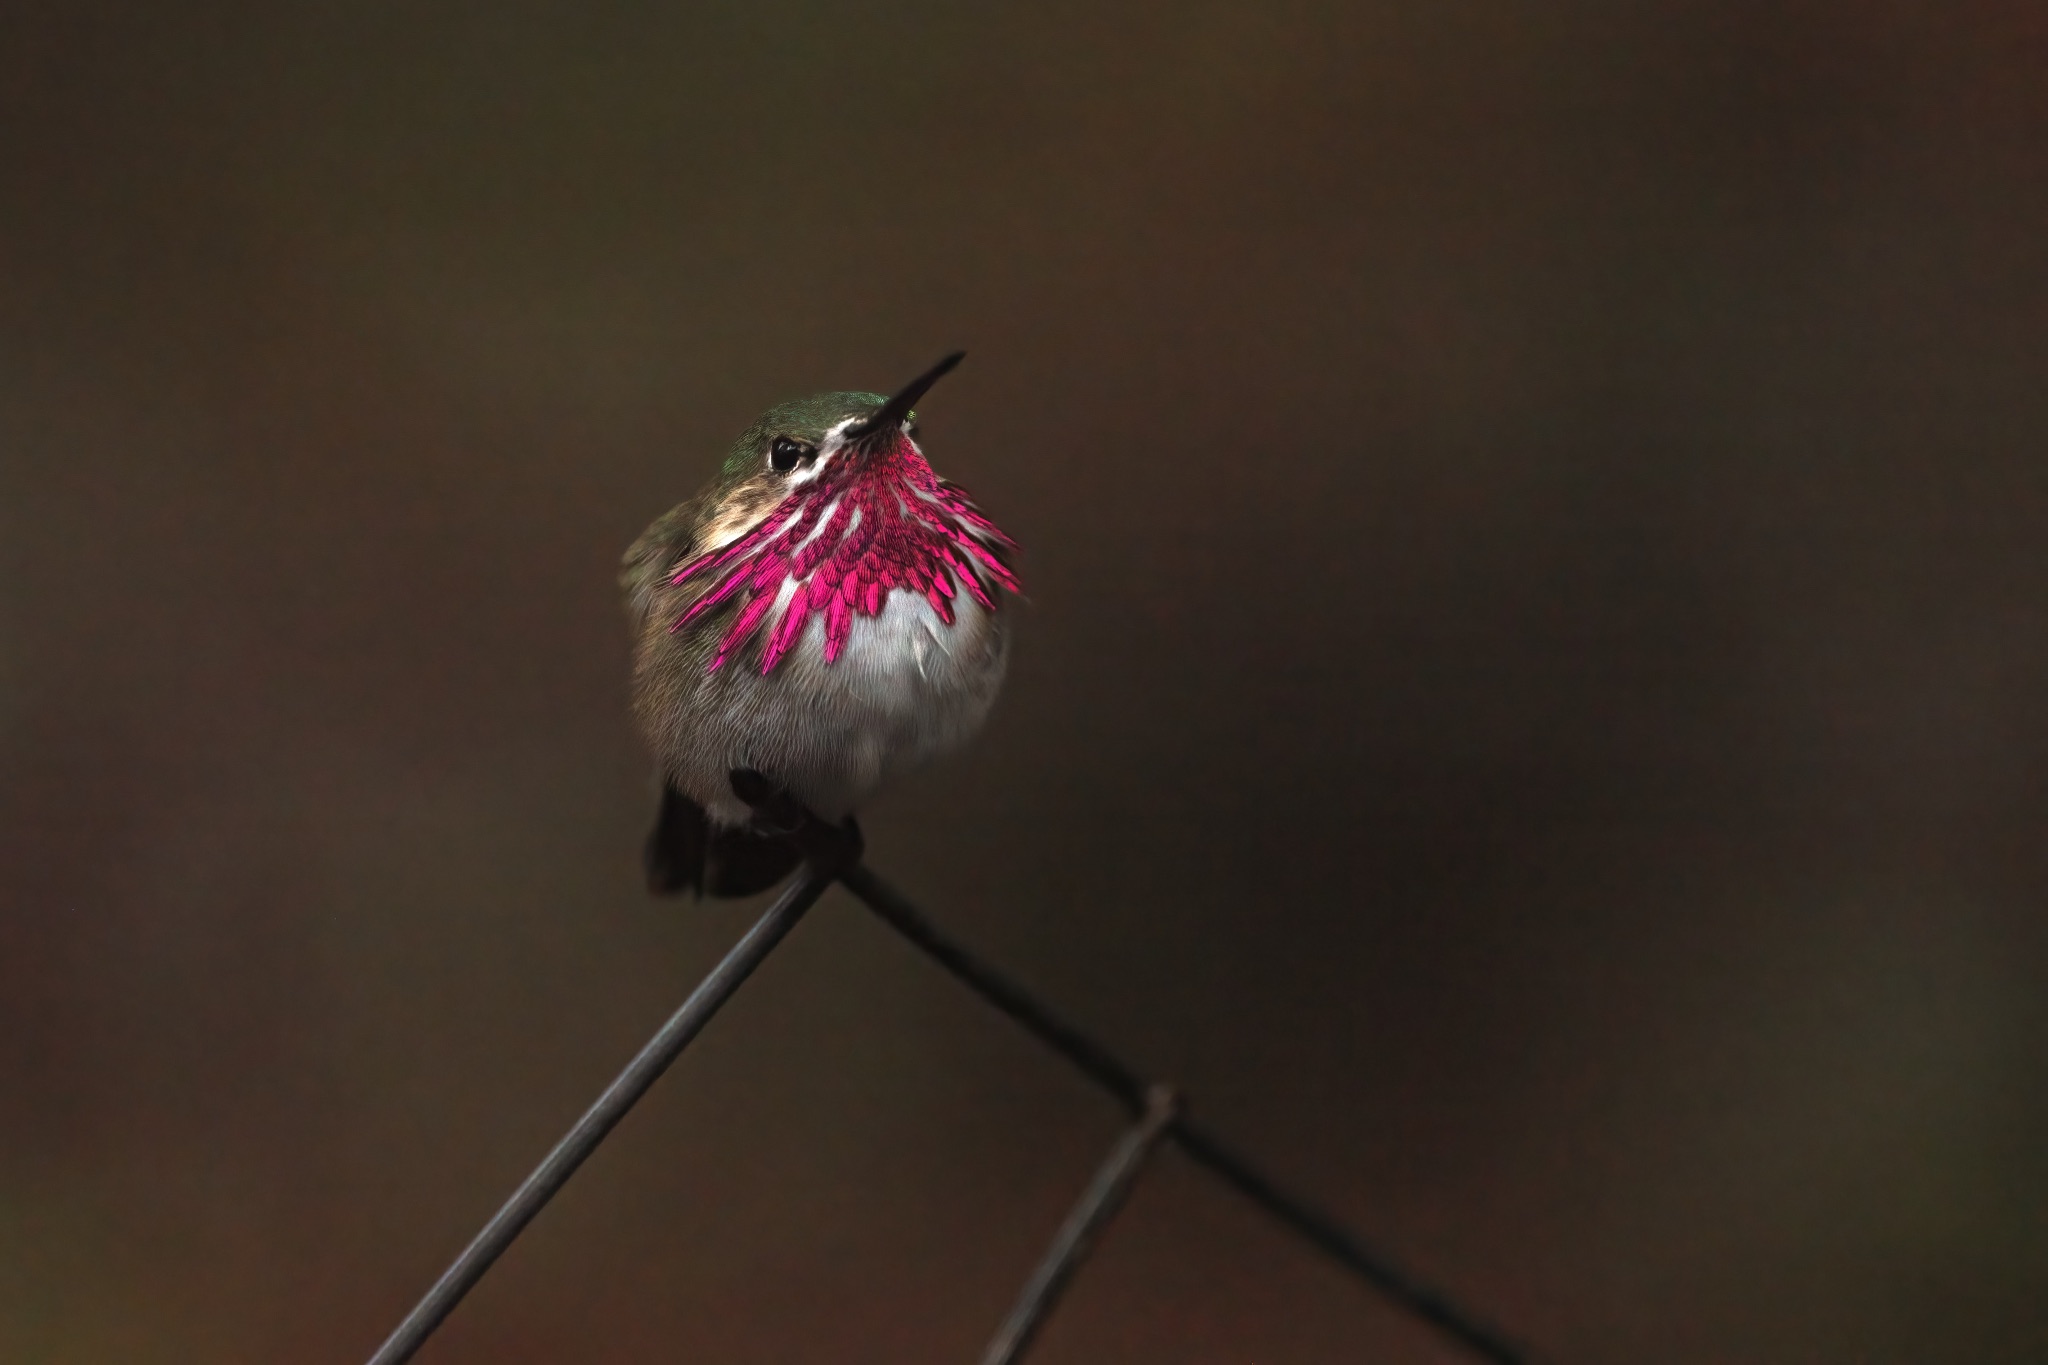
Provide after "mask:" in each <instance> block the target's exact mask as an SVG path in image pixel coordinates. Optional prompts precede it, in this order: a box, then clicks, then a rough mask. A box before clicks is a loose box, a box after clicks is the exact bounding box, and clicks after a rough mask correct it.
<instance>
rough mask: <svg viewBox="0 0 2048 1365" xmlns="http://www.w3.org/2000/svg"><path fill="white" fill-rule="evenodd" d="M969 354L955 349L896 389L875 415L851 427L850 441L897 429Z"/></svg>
mask: <svg viewBox="0 0 2048 1365" xmlns="http://www.w3.org/2000/svg"><path fill="white" fill-rule="evenodd" d="M966 358H967V352H965V351H955V352H953V354H951V355H949V356H947V357H946V358H945V359H944V360H941V361H940V362H939V363H938V364H936V365H934V366H932V367H931V368H930V369H929V370H926V371H925V372H924V373H923V374H921V375H919V376H918V377H917V378H915V379H913V380H911V381H910V382H909V383H908V384H905V385H904V386H903V387H902V388H900V389H898V390H897V391H896V396H895V397H894V398H891V399H890V400H889V401H888V402H886V403H884V404H882V406H880V407H879V408H876V409H875V412H874V415H873V416H872V417H870V418H868V419H867V420H866V421H865V422H857V423H855V424H854V425H853V426H850V427H848V428H847V429H846V436H845V439H846V440H847V441H849V442H854V441H864V440H866V439H867V438H868V437H870V436H873V435H875V434H876V433H878V432H884V431H894V430H896V428H898V427H900V426H902V425H903V419H904V418H906V417H908V416H910V410H911V408H912V407H914V406H916V404H917V400H918V399H920V398H922V397H924V395H925V390H927V389H929V388H930V387H931V386H932V385H934V384H936V383H938V382H939V381H940V380H941V379H944V378H945V377H946V376H947V375H948V374H951V373H952V371H953V367H954V366H955V365H958V364H959V363H960V362H961V361H963V360H965V359H966Z"/></svg>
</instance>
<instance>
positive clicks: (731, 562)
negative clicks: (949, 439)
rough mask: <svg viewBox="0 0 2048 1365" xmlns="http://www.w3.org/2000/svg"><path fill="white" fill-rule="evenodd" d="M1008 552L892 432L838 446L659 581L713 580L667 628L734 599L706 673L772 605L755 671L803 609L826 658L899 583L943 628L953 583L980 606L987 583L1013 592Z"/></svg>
mask: <svg viewBox="0 0 2048 1365" xmlns="http://www.w3.org/2000/svg"><path fill="white" fill-rule="evenodd" d="M1014 548H1016V542H1014V541H1012V540H1011V539H1010V538H1009V537H1008V536H1006V535H1004V534H1003V533H1002V532H1001V531H1000V530H998V529H997V528H996V524H995V523H994V522H992V521H990V520H989V519H988V518H987V517H985V516H983V515H982V514H981V513H980V511H978V510H977V509H976V508H975V506H974V504H973V503H971V502H969V501H968V500H967V496H966V494H965V493H964V492H962V491H961V490H960V489H959V488H956V487H955V486H953V485H952V484H949V483H947V482H946V481H945V480H943V479H941V478H939V477H938V475H936V474H934V473H933V472H932V467H931V466H930V465H929V464H927V463H925V459H924V456H922V455H921V454H919V453H918V450H917V447H916V446H914V445H912V444H911V443H910V440H909V439H908V438H907V437H905V436H902V435H898V436H897V437H896V438H895V440H894V443H893V444H892V445H890V446H888V447H887V448H884V449H880V450H869V451H866V452H860V453H856V452H854V451H852V450H842V451H840V452H839V453H837V454H836V455H834V456H833V457H832V458H831V459H830V460H829V461H828V462H827V463H826V465H825V467H824V468H823V469H822V470H820V471H819V473H818V475H817V477H815V478H813V479H811V480H810V481H809V482H808V483H806V484H804V485H803V486H801V487H800V488H797V489H796V490H795V491H793V492H791V493H790V495H789V496H788V497H786V498H784V499H783V500H782V501H781V502H780V503H778V504H777V505H776V507H775V510H774V511H772V512H770V513H769V514H768V515H767V517H766V518H764V519H763V520H762V521H761V523H760V524H759V525H758V526H756V527H754V528H753V529H752V530H751V531H749V532H747V533H746V534H745V535H743V536H741V537H740V538H739V539H738V540H736V541H734V542H732V543H731V544H730V545H726V546H724V547H722V548H720V549H716V550H711V551H707V552H706V553H704V554H700V555H697V556H694V557H693V558H691V559H690V560H688V561H686V562H685V563H684V564H683V565H682V566H681V567H679V568H678V569H677V570H676V571H675V573H674V575H673V576H672V577H671V578H670V579H669V582H670V583H671V584H682V583H685V582H688V581H689V580H690V579H692V578H696V577H698V576H700V575H703V576H708V577H715V579H716V581H715V582H713V583H712V585H711V586H710V587H709V588H708V589H707V590H706V591H705V593H704V595H703V596H701V597H699V598H698V599H697V600H696V601H695V602H693V603H691V604H690V607H689V609H688V610H687V611H685V612H684V613H683V614H682V615H681V616H680V617H678V618H677V619H676V622H675V624H674V625H673V626H671V627H669V629H670V630H671V631H678V630H681V629H683V627H685V626H687V625H689V624H690V623H691V622H693V621H696V620H698V619H700V618H702V617H704V616H706V615H709V614H710V613H711V612H714V611H716V610H717V609H718V608H719V607H721V606H723V605H724V604H726V603H727V602H732V601H735V600H737V601H738V602H739V603H740V604H741V606H740V609H739V613H738V614H737V615H736V616H734V617H733V619H732V622H731V624H730V625H728V626H727V627H726V629H725V634H724V635H723V636H722V637H721V638H720V640H719V642H718V649H717V651H716V652H715V653H714V654H713V655H712V657H711V667H712V668H714V669H716V668H720V667H722V666H723V665H724V664H725V661H726V660H727V659H728V658H730V657H732V656H733V654H734V653H736V652H737V651H738V650H739V648H740V646H742V645H744V644H745V643H746V642H747V640H748V639H749V638H751V637H752V636H753V635H754V634H756V633H757V632H758V631H760V630H761V629H762V628H763V627H764V625H766V624H767V622H768V621H769V618H770V617H771V616H774V615H775V612H776V609H777V608H778V606H779V607H780V608H781V615H780V616H779V617H777V618H776V619H775V621H774V624H773V626H772V627H771V628H770V633H769V636H768V643H767V645H766V647H765V648H764V649H763V650H762V651H761V672H763V673H764V674H765V673H768V672H771V671H773V670H774V668H775V665H776V664H777V663H778V662H780V661H781V659H782V657H783V655H785V654H787V653H788V652H789V651H790V650H791V649H792V648H794V647H795V645H796V643H797V641H798V640H800V639H801V638H803V632H804V626H805V625H806V624H807V623H808V622H809V621H810V619H811V617H812V616H814V615H821V614H822V615H823V616H824V618H825V662H827V663H831V662H832V661H834V660H835V659H837V658H838V657H839V654H840V652H841V651H842V650H844V649H845V648H846V641H847V638H848V637H849V636H850V635H851V634H852V633H853V623H854V620H855V618H856V617H861V616H880V615H881V614H882V610H883V608H884V606H885V604H886V603H887V602H888V600H889V594H890V593H891V592H893V591H895V590H897V589H899V588H900V589H905V590H907V591H910V592H914V593H918V594H921V595H922V596H923V597H924V599H925V600H926V601H927V602H929V603H931V607H932V610H933V611H934V612H935V613H937V615H938V617H939V619H940V620H941V621H943V622H945V623H946V624H947V625H949V626H950V625H951V624H952V623H953V602H952V599H953V596H954V594H955V593H956V592H958V591H962V590H964V591H965V592H966V593H967V595H968V596H969V597H971V598H972V599H973V600H974V601H975V602H976V603H978V604H979V605H980V606H981V607H982V608H983V609H984V610H992V609H993V608H994V607H995V598H994V595H993V590H994V589H1007V590H1008V591H1010V592H1016V591H1017V579H1016V577H1015V575H1013V574H1012V573H1011V572H1010V570H1009V567H1008V566H1007V565H1006V564H1004V563H1003V554H1004V552H1005V551H1007V550H1011V549H1014Z"/></svg>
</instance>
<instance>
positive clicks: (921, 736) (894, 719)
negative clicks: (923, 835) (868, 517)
mask: <svg viewBox="0 0 2048 1365" xmlns="http://www.w3.org/2000/svg"><path fill="white" fill-rule="evenodd" d="M952 607H953V623H952V624H951V625H947V624H946V623H945V622H944V621H943V620H941V619H940V618H939V615H938V613H937V612H935V611H933V610H932V607H931V604H930V602H928V601H926V600H925V598H924V597H923V596H922V595H921V594H918V593H914V592H910V591H908V590H906V589H900V588H899V589H897V590H895V591H892V592H891V593H890V594H889V596H888V598H887V599H886V600H885V601H884V603H883V605H882V610H881V613H880V614H879V615H877V616H872V617H869V616H859V617H856V618H854V621H853V624H852V630H851V633H850V634H849V636H848V637H847V641H846V646H845V648H844V649H843V650H841V651H840V654H839V657H838V658H837V659H836V660H834V661H833V662H831V663H827V662H825V620H824V617H823V615H822V614H819V615H814V616H812V618H811V619H810V621H809V622H808V623H807V624H806V625H805V627H804V633H803V636H802V638H801V639H800V640H799V641H798V643H797V645H796V647H795V648H794V649H793V650H791V651H790V653H789V654H788V656H786V657H785V658H784V659H783V660H782V661H781V662H780V663H779V664H778V665H777V666H776V668H775V671H774V672H773V673H771V674H769V675H768V676H766V677H763V676H761V675H760V673H759V672H758V671H757V669H758V664H757V663H755V662H752V661H750V660H749V659H747V658H744V657H742V658H736V659H733V660H730V661H728V662H727V663H726V665H725V666H724V667H722V668H719V669H717V670H715V671H708V672H705V673H704V674H702V675H701V678H700V680H699V683H698V686H697V689H696V694H695V695H694V696H693V697H690V698H689V699H688V700H687V701H685V702H684V705H683V707H682V708H681V709H682V710H683V712H684V713H685V714H683V715H679V716H677V717H676V718H675V719H676V720H677V721H678V722H680V723H679V724H676V725H675V726H674V727H673V728H672V729H671V730H670V737H671V743H670V744H669V745H666V746H663V747H665V748H666V749H667V753H666V754H665V758H666V759H667V767H668V769H669V775H670V778H671V779H672V780H673V781H675V783H676V785H677V786H678V787H679V788H680V789H681V790H682V791H683V792H684V793H685V794H686V795H688V796H690V797H691V798H693V799H694V800H696V801H697V803H698V804H700V805H702V806H703V807H704V808H705V810H707V811H708V812H710V815H711V818H712V819H713V820H714V821H715V822H717V823H720V824H739V823H742V822H744V821H745V820H746V819H747V817H748V815H749V811H748V809H747V807H746V806H744V805H743V804H741V803H740V801H739V800H738V799H737V798H736V797H735V796H734V795H733V794H732V786H731V782H730V778H729V774H730V773H731V771H732V770H733V769H734V768H755V769H758V770H760V771H761V772H763V773H766V774H767V775H768V776H770V777H772V778H774V779H775V780H777V781H778V782H780V783H782V784H783V785H784V786H786V787H788V788H789V789H790V790H791V791H792V792H794V793H795V794H796V795H797V796H798V797H799V798H801V799H802V800H803V801H804V803H805V804H807V805H809V806H810V807H811V808H812V809H813V810H815V811H817V812H818V814H820V815H821V816H824V817H825V818H826V819H829V820H837V819H839V818H841V817H843V816H845V815H846V814H848V813H849V812H851V811H852V810H853V808H854V807H855V805H857V804H858V803H859V802H860V801H861V800H862V799H863V798H864V797H866V796H867V795H868V794H869V793H870V792H872V791H874V790H875V788H877V787H879V786H881V785H882V784H883V783H884V782H886V781H888V780H889V779H890V778H892V777H895V776H897V775H898V774H901V773H904V772H908V771H910V770H911V769H914V768H917V767H920V766H922V765H923V764H925V763H927V762H929V761H931V760H932V759H934V758H936V757H938V756H939V755H941V754H943V753H946V752H947V751H949V750H951V749H955V748H958V747H959V746H960V745H962V744H964V743H966V742H967V741H968V740H969V739H970V738H972V737H973V735H974V733H975V732H976V731H977V730H979V729H980V728H981V725H982V722H983V721H984V720H985V719H986V718H987V716H988V711H989V707H990V705H991V704H993V703H994V701H995V696H996V690H997V688H998V687H999V686H1000V685H1001V683H1002V678H1003V667H1004V664H1005V662H1006V660H1007V654H1008V638H1007V631H1006V629H1005V625H1004V622H1003V620H1002V619H1001V616H1000V614H999V613H997V612H991V611H989V610H987V609H985V608H983V607H981V606H979V605H978V604H976V603H975V602H974V601H973V600H972V599H971V598H970V597H969V596H968V595H967V594H966V593H964V592H963V593H957V594H956V595H955V596H954V598H953V601H952Z"/></svg>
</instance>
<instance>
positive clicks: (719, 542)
mask: <svg viewBox="0 0 2048 1365" xmlns="http://www.w3.org/2000/svg"><path fill="white" fill-rule="evenodd" d="M964 355H965V352H960V351H956V352H954V353H953V354H951V355H949V356H947V357H946V358H945V359H944V360H941V361H940V362H939V363H938V364H936V365H934V366H932V368H931V369H929V370H926V371H925V372H924V373H923V374H921V375H919V376H918V377H917V378H916V379H913V380H912V381H910V383H909V384H907V385H905V386H904V387H903V388H901V389H899V390H898V391H897V392H896V393H895V394H894V395H893V396H891V397H886V398H885V397H883V396H882V395H880V394H873V393H820V394H813V395H812V396H811V397H809V398H801V399H797V400H795V401H793V402H788V403H781V404H778V405H776V406H775V407H772V408H770V409H768V411H766V412H764V413H762V414H761V416H760V417H759V418H758V419H757V420H756V421H755V422H754V424H753V425H752V426H750V427H748V428H747V429H746V430H745V431H744V432H742V433H740V437H739V439H738V440H737V441H735V442H733V445H732V448H731V450H730V451H729V452H728V453H727V455H726V459H725V464H724V466H723V467H722V468H721V469H720V470H719V472H718V474H717V475H716V476H715V477H714V478H713V479H712V480H711V482H710V483H709V484H708V485H706V486H705V488H704V489H703V490H702V491H701V492H699V493H698V494H697V496H696V497H694V498H691V499H690V500H689V501H687V502H684V503H681V504H679V505H677V506H676V507H675V508H673V509H672V510H670V511H669V512H668V513H667V514H666V515H664V516H662V517H660V518H659V519H658V520H656V521H655V523H654V524H653V525H652V526H649V527H648V528H647V531H646V533H645V534H643V535H642V536H641V537H640V538H639V539H638V540H636V541H634V542H633V545H632V547H631V548H630V549H628V550H627V551H626V555H625V560H624V563H623V565H622V568H621V571H620V575H619V584H620V587H621V588H622V589H623V591H624V593H625V598H626V612H627V616H628V618H629V619H630V621H631V623H632V626H633V629H634V631H635V632H636V645H635V649H634V656H633V682H632V695H633V713H634V717H635V719H636V720H637V722H638V724H639V728H640V731H641V734H642V736H643V737H644V738H645V740H646V741H647V745H648V748H649V749H650V750H651V751H652V752H653V755H654V758H655V761H656V763H657V764H658V766H659V769H660V776H661V782H662V790H661V804H660V808H659V810H658V811H657V813H656V816H655V822H654V830H653V832H652V833H651V834H650V835H649V836H648V839H647V848H646V869H647V882H648V887H649V889H650V890H652V891H653V892H655V893H656V894H658V895H660V894H670V893H674V892H679V891H682V890H685V889H688V890H690V891H692V892H694V893H696V894H699V895H702V894H706V893H709V894H710V895H713V896H745V895H751V894H753V893H754V892H756V891H761V890H765V889H766V888H767V887H769V886H772V885H774V884H775V883H776V882H777V881H780V880H781V879H782V878H783V877H784V876H785V875H786V874H787V873H788V872H789V871H790V870H791V869H792V868H794V867H795V865H796V863H797V861H798V859H799V857H800V854H799V853H798V851H797V849H796V847H795V845H794V844H793V843H792V842H791V841H790V840H789V839H787V838H785V837H783V836H785V835H786V834H788V833H789V832H790V831H789V830H787V829H782V828H778V827H776V825H777V823H778V821H777V820H776V819H775V818H774V817H773V816H769V815H765V814H764V813H763V811H764V807H772V804H773V803H764V801H763V800H762V799H761V796H760V793H764V792H772V793H775V794H776V796H777V797H778V798H780V799H782V800H783V802H784V807H785V809H786V803H787V802H788V801H794V802H797V803H800V804H801V806H803V807H807V808H808V809H809V810H811V811H813V812H815V813H816V814H817V815H818V816H820V817H821V818H823V819H825V820H828V821H835V822H836V821H845V820H850V819H851V818H852V815H853V811H854V807H855V806H856V805H857V804H858V803H859V802H860V801H862V800H863V799H864V798H865V797H867V796H868V795H869V794H870V793H872V792H873V791H874V790H875V789H876V788H878V787H880V786H881V785H882V784H883V783H885V782H887V781H888V780H890V779H891V778H894V777H896V776H898V775H900V774H902V773H905V772H908V771H910V770H912V769H914V768H917V767H920V766H922V765H923V764H925V763H927V762H929V761H931V760H932V759H934V758H937V757H938V756H940V755H942V754H944V753H947V752H949V751H951V750H953V749H957V748H958V747H960V746H961V745H963V744H965V743H966V742H967V741H968V740H969V739H971V738H972V737H973V736H974V734H975V732H976V731H978V730H979V729H980V728H981V725H982V722H983V721H984V720H986V719H987V717H988V712H989V707H990V706H991V705H992V704H993V703H994V701H995V697H996V692H997V689H998V688H999V687H1000V686H1001V685H1002V680H1003V670H1004V667H1005V664H1006V662H1007V660H1008V654H1009V632H1008V626H1007V622H1006V621H1005V619H1004V615H1003V598H1004V594H1006V593H1015V592H1017V591H1018V583H1017V578H1016V575H1015V573H1014V572H1013V570H1012V569H1011V567H1010V560H1011V557H1012V555H1013V554H1014V552H1015V550H1016V548H1017V547H1016V543H1015V542H1014V541H1012V540H1011V539H1010V538H1009V537H1008V536H1006V535H1004V534H1003V532H1002V531H1001V530H999V529H998V528H997V527H996V524H995V523H994V522H992V521H990V520H989V519H988V517H986V516H985V515H983V514H982V512H981V510H980V509H979V508H977V507H976V506H975V505H974V503H973V502H972V501H971V500H970V499H969V498H968V495H967V493H966V491H965V490H963V489H962V488H960V487H959V486H958V485H957V484H953V483H950V482H948V481H947V480H945V479H942V478H940V477H939V476H938V475H937V474H936V473H934V472H933V470H932V467H931V465H930V463H928V462H927V461H926V459H925V456H924V450H923V448H922V447H921V446H920V445H919V444H918V435H919V432H918V426H917V414H916V412H915V411H914V405H915V404H916V403H917V401H918V400H919V399H920V398H922V397H924V395H925V392H926V391H927V390H929V389H930V388H931V386H932V385H933V384H935V383H937V382H938V381H939V380H940V379H941V378H942V377H943V376H945V375H946V374H947V373H949V372H950V371H951V370H952V369H953V367H954V366H956V365H958V364H959V363H960V361H961V359H962V358H963V357H964ZM750 788H751V791H749V789H750ZM742 791H749V797H748V798H747V799H743V798H742V796H741V794H740V793H741V792H742Z"/></svg>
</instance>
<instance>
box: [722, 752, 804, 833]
mask: <svg viewBox="0 0 2048 1365" xmlns="http://www.w3.org/2000/svg"><path fill="white" fill-rule="evenodd" d="M726 780H727V781H729V782H731V783H732V794H733V795H734V796H737V797H738V798H739V799H740V800H742V801H744V802H746V803H747V804H748V805H749V806H751V807H753V810H754V819H753V824H752V827H753V828H754V829H756V830H759V831H760V832H761V833H763V834H770V835H785V836H786V835H792V834H795V833H797V832H798V831H799V830H801V829H802V828H803V827H804V825H805V824H806V823H807V822H808V821H810V820H812V819H814V818H816V817H814V816H813V815H812V814H811V813H810V812H809V811H808V810H805V809H804V803H803V802H801V801H799V800H797V799H796V797H795V795H794V794H793V793H791V791H790V790H789V788H787V787H785V786H783V785H782V784H781V783H780V782H777V781H776V780H775V779H774V778H772V777H770V776H768V774H766V773H764V772H760V771H758V770H756V769H754V768H734V769H733V770H732V771H731V772H730V773H728V774H727V775H726Z"/></svg>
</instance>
